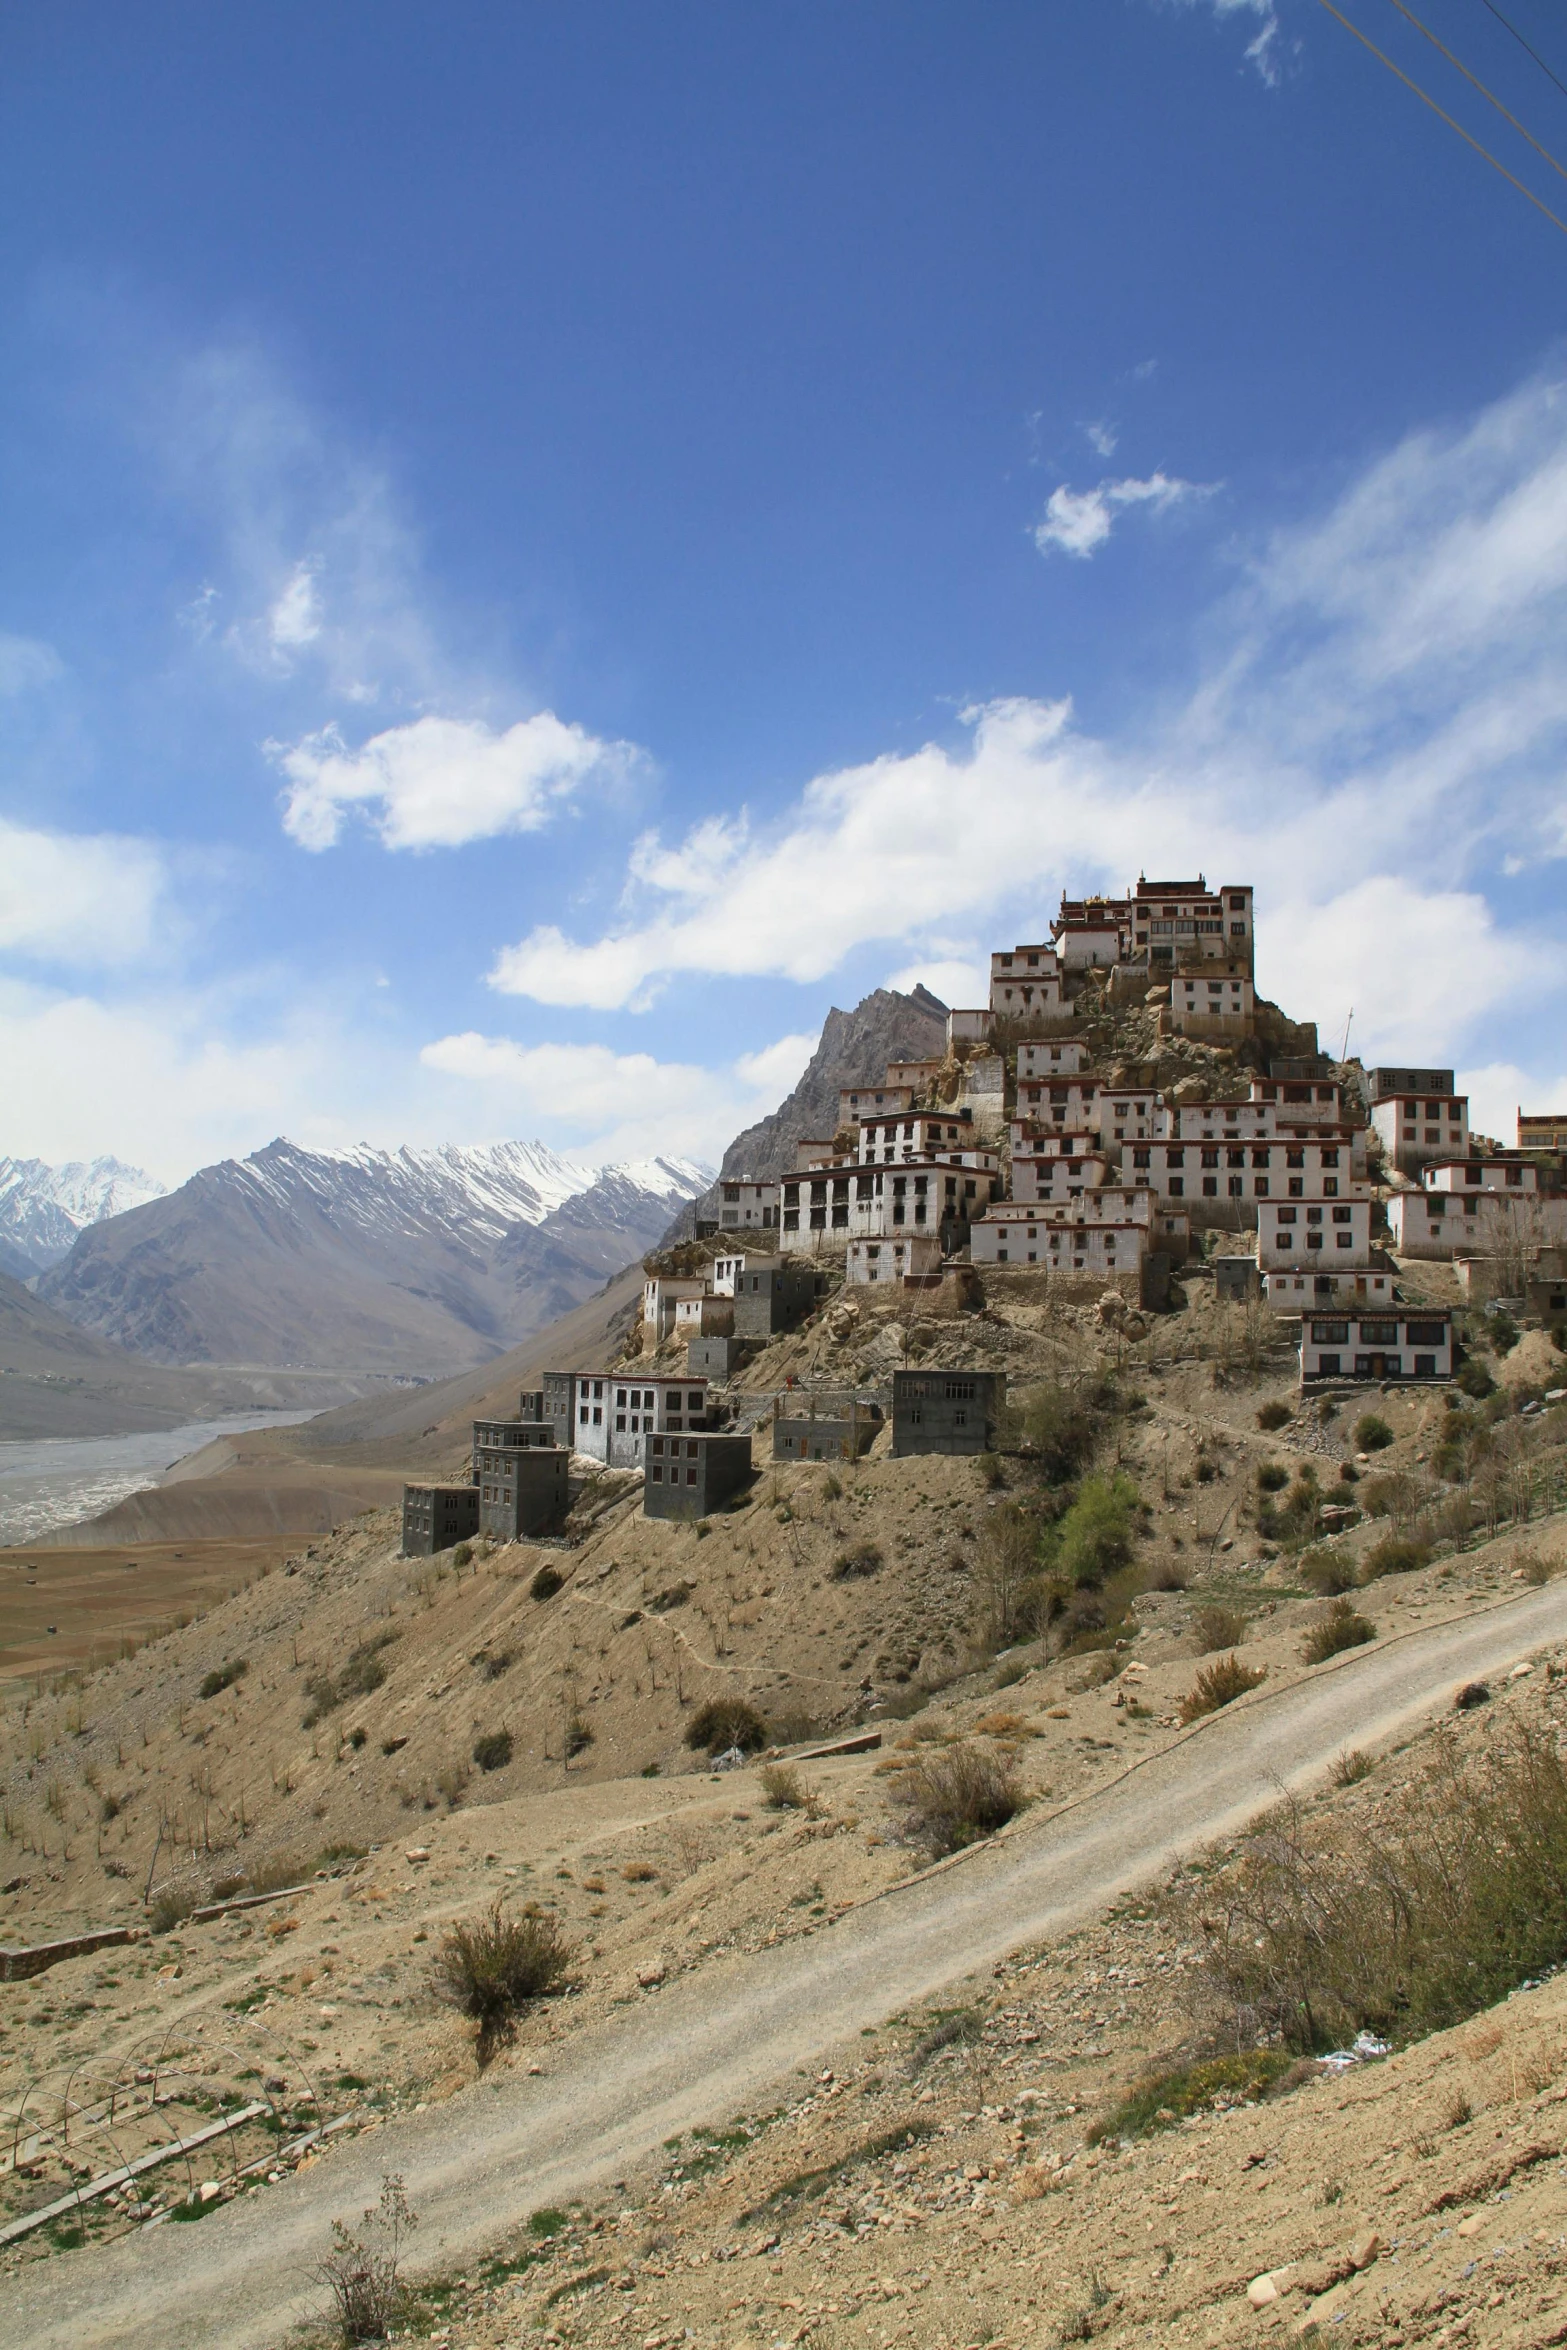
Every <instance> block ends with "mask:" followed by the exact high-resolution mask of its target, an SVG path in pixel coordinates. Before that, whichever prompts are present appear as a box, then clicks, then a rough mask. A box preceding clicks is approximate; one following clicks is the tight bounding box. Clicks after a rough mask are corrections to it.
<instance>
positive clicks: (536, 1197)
mask: <svg viewBox="0 0 1567 2350" xmlns="http://www.w3.org/2000/svg"><path fill="white" fill-rule="evenodd" d="M710 1180H711V1176H710V1171H709V1170H708V1169H707V1168H705V1167H700V1166H698V1165H696V1164H694V1163H693V1162H691V1161H687V1160H679V1159H673V1158H664V1159H648V1160H641V1161H636V1162H631V1163H628V1164H627V1165H625V1166H607V1167H598V1168H595V1167H590V1166H585V1165H580V1164H577V1163H575V1162H573V1161H570V1160H567V1159H564V1158H561V1157H560V1156H558V1154H556V1153H555V1152H553V1151H550V1150H548V1149H547V1148H546V1147H545V1146H544V1145H542V1144H538V1143H517V1142H502V1143H496V1144H488V1145H458V1144H452V1145H448V1146H446V1147H445V1148H442V1149H438V1150H432V1151H419V1150H414V1149H412V1148H411V1147H405V1148H403V1149H401V1150H396V1151H391V1150H380V1149H377V1148H375V1147H373V1146H371V1145H368V1144H366V1145H361V1146H358V1147H357V1148H353V1149H348V1150H337V1151H307V1150H304V1149H303V1148H301V1147H300V1146H299V1145H297V1144H294V1143H291V1142H289V1141H288V1140H287V1139H286V1138H284V1137H279V1138H278V1139H277V1140H275V1141H273V1142H271V1143H268V1144H267V1145H266V1146H265V1147H264V1148H263V1149H262V1150H259V1151H255V1152H253V1153H252V1154H251V1155H250V1157H249V1158H247V1159H244V1160H235V1159H228V1160H221V1161H219V1162H218V1163H217V1164H216V1165H214V1166H212V1167H209V1168H203V1169H200V1170H199V1171H198V1172H197V1173H196V1174H195V1175H193V1176H192V1177H191V1178H190V1180H189V1181H188V1182H186V1183H184V1184H182V1185H181V1186H180V1187H179V1189H178V1190H177V1191H173V1192H170V1193H168V1194H167V1195H166V1196H165V1197H163V1198H161V1199H157V1200H153V1201H149V1202H146V1203H145V1204H143V1205H141V1206H139V1207H136V1208H133V1209H131V1210H128V1211H127V1212H126V1213H125V1214H124V1215H120V1216H115V1217H111V1218H108V1219H107V1220H105V1221H104V1222H103V1223H101V1224H96V1225H93V1226H91V1227H89V1228H88V1229H87V1230H86V1231H84V1232H83V1233H81V1234H79V1235H78V1238H77V1241H76V1243H75V1245H74V1246H73V1248H72V1250H71V1253H70V1255H69V1256H68V1257H67V1258H66V1259H65V1260H64V1261H63V1262H62V1263H60V1264H58V1265H56V1266H54V1267H53V1268H52V1269H51V1270H50V1271H49V1272H47V1273H46V1274H45V1275H44V1276H43V1277H42V1279H41V1280H40V1281H39V1282H38V1285H37V1287H38V1294H39V1295H40V1296H41V1297H42V1298H44V1299H45V1300H46V1302H47V1303H48V1304H49V1305H50V1306H52V1307H54V1308H55V1309H56V1310H57V1311H59V1312H60V1313H63V1314H65V1315H67V1316H68V1317H69V1318H70V1320H72V1321H73V1322H75V1323H77V1324H78V1325H80V1326H81V1327H83V1328H85V1329H88V1330H91V1331H93V1332H95V1333H96V1334H97V1335H98V1336H99V1337H102V1338H106V1339H109V1340H111V1341H112V1342H113V1343H114V1344H116V1345H118V1346H121V1347H125V1348H128V1349H129V1350H131V1351H132V1352H134V1353H136V1354H139V1355H141V1356H143V1357H145V1358H148V1359H150V1360H152V1361H154V1362H162V1363H167V1364H198V1363H224V1364H231V1365H232V1364H239V1363H244V1364H265V1365H268V1366H277V1367H288V1368H307V1367H308V1368H310V1369H314V1370H320V1369H340V1370H344V1371H353V1372H355V1373H361V1374H362V1373H366V1372H371V1373H375V1372H382V1373H384V1372H396V1373H405V1374H407V1373H412V1374H415V1375H418V1376H421V1377H437V1378H438V1377H445V1376H449V1375H451V1374H452V1373H454V1372H457V1371H461V1370H466V1369H469V1368H471V1367H472V1366H474V1365H475V1364H477V1363H480V1362H482V1361H484V1360H485V1359H487V1358H488V1357H490V1356H492V1355H498V1354H501V1353H504V1352H505V1351H506V1350H507V1349H508V1348H509V1347H512V1346H515V1345H516V1344H517V1343H518V1342H519V1341H520V1340H521V1339H524V1338H526V1337H527V1336H529V1335H530V1334H531V1333H532V1332H533V1331H534V1330H536V1329H538V1328H540V1327H542V1326H543V1324H544V1323H545V1322H548V1321H550V1320H552V1319H554V1318H555V1317H556V1316H557V1315H558V1314H560V1313H564V1312H569V1311H570V1310H571V1308H572V1307H573V1306H575V1305H578V1304H580V1303H581V1302H582V1301H583V1299H584V1298H585V1297H586V1296H588V1295H590V1294H591V1293H592V1292H593V1291H594V1290H597V1289H599V1288H600V1287H602V1285H603V1283H604V1282H605V1280H606V1279H607V1278H608V1277H609V1276H610V1275H611V1274H613V1273H614V1272H616V1271H618V1270H619V1269H620V1267H621V1266H623V1265H625V1264H627V1263H629V1262H631V1261H632V1260H633V1259H635V1258H637V1257H639V1256H640V1255H641V1254H642V1252H643V1251H644V1250H645V1249H646V1248H648V1247H649V1246H651V1244H652V1242H653V1241H654V1240H655V1239H656V1238H657V1237H658V1234H659V1233H660V1231H662V1229H663V1227H664V1225H665V1224H666V1223H667V1222H668V1220H669V1217H670V1215H671V1214H672V1213H674V1212H675V1211H676V1210H677V1209H678V1208H679V1207H680V1206H681V1205H682V1203H683V1202H684V1201H686V1200H688V1199H690V1198H692V1197H694V1196H695V1195H696V1194H697V1193H698V1192H700V1191H701V1190H703V1189H705V1188H706V1186H707V1184H708V1182H709V1181H710Z"/></svg>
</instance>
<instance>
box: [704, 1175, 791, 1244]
mask: <svg viewBox="0 0 1567 2350" xmlns="http://www.w3.org/2000/svg"><path fill="white" fill-rule="evenodd" d="M714 1190H715V1191H716V1193H717V1195H718V1229H719V1231H720V1232H771V1231H772V1230H773V1228H774V1226H775V1225H776V1224H777V1222H778V1186H777V1184H776V1183H758V1182H754V1181H752V1180H750V1179H749V1178H747V1179H745V1180H743V1181H736V1182H727V1181H726V1182H723V1183H719V1184H716V1185H715V1186H714Z"/></svg>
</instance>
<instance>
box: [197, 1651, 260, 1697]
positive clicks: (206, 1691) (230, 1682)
mask: <svg viewBox="0 0 1567 2350" xmlns="http://www.w3.org/2000/svg"><path fill="white" fill-rule="evenodd" d="M249 1670H250V1659H249V1658H248V1657H244V1656H236V1657H230V1659H229V1661H228V1663H227V1664H224V1665H219V1666H218V1668H217V1670H216V1671H215V1672H211V1673H208V1674H207V1676H206V1678H205V1679H204V1680H203V1682H202V1684H201V1688H200V1690H199V1691H198V1692H197V1694H198V1695H199V1696H201V1697H218V1696H221V1694H222V1692H223V1691H224V1690H225V1689H232V1688H233V1686H234V1684H235V1682H236V1681H238V1680H240V1679H241V1678H242V1677H243V1676H244V1675H245V1674H246V1673H248V1672H249Z"/></svg>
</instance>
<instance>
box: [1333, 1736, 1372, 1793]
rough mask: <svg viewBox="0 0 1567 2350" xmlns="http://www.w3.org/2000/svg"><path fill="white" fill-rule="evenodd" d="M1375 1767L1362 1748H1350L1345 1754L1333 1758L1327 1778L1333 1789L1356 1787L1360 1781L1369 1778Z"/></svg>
mask: <svg viewBox="0 0 1567 2350" xmlns="http://www.w3.org/2000/svg"><path fill="white" fill-rule="evenodd" d="M1376 1767H1377V1766H1376V1763H1375V1761H1374V1760H1373V1758H1372V1757H1371V1756H1370V1755H1369V1754H1367V1753H1366V1751H1365V1749H1364V1747H1360V1746H1351V1747H1350V1748H1349V1749H1348V1750H1347V1751H1346V1752H1345V1753H1343V1754H1340V1755H1336V1756H1335V1757H1334V1760H1333V1765H1332V1768H1331V1769H1330V1771H1329V1772H1328V1777H1329V1778H1330V1779H1331V1780H1332V1782H1333V1784H1334V1786H1335V1787H1358V1786H1359V1785H1360V1782H1361V1780H1362V1779H1369V1778H1370V1776H1371V1774H1372V1772H1373V1771H1374V1770H1375V1769H1376Z"/></svg>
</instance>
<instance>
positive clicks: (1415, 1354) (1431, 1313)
mask: <svg viewBox="0 0 1567 2350" xmlns="http://www.w3.org/2000/svg"><path fill="white" fill-rule="evenodd" d="M1452 1375H1453V1318H1452V1314H1451V1312H1450V1311H1449V1309H1448V1308H1447V1307H1446V1306H1412V1305H1398V1306H1387V1307H1384V1308H1377V1307H1367V1306H1357V1308H1356V1309H1354V1310H1349V1309H1347V1308H1346V1309H1345V1310H1344V1311H1342V1312H1336V1313H1329V1314H1315V1313H1310V1314H1306V1315H1304V1316H1303V1317H1302V1319H1301V1327H1300V1379H1301V1385H1302V1386H1303V1387H1310V1386H1312V1385H1313V1384H1314V1383H1315V1382H1316V1381H1317V1380H1319V1379H1450V1378H1451V1377H1452Z"/></svg>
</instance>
